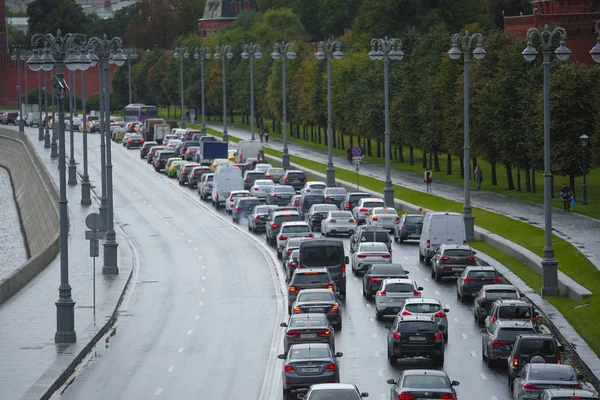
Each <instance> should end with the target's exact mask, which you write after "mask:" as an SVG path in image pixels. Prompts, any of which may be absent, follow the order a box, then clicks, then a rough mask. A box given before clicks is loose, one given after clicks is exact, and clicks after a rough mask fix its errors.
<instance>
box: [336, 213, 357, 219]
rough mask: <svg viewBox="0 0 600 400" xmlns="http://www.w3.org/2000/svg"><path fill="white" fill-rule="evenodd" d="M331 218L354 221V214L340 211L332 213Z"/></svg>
mask: <svg viewBox="0 0 600 400" xmlns="http://www.w3.org/2000/svg"><path fill="white" fill-rule="evenodd" d="M331 216H332V217H333V218H348V219H354V217H353V216H352V213H351V212H350V211H339V212H332V213H331Z"/></svg>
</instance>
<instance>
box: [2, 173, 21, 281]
mask: <svg viewBox="0 0 600 400" xmlns="http://www.w3.org/2000/svg"><path fill="white" fill-rule="evenodd" d="M25 261H27V253H26V252H25V243H24V241H23V235H22V233H21V224H20V222H19V214H18V212H17V205H16V201H15V198H14V193H13V189H12V186H11V184H10V175H9V174H8V171H7V170H6V169H4V168H2V167H0V280H2V279H4V278H7V277H8V276H9V275H10V274H11V273H12V272H13V271H14V270H15V269H17V268H18V267H19V266H20V265H21V264H23V263H24V262H25Z"/></svg>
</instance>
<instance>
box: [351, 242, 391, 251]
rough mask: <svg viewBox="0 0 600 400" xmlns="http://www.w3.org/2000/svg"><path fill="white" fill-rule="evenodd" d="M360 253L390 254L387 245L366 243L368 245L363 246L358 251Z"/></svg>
mask: <svg viewBox="0 0 600 400" xmlns="http://www.w3.org/2000/svg"><path fill="white" fill-rule="evenodd" d="M358 251H360V252H375V253H378V252H381V253H383V252H385V253H387V252H388V248H387V246H386V245H385V244H383V243H366V244H361V245H360V248H359V249H358Z"/></svg>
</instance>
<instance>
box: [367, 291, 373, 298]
mask: <svg viewBox="0 0 600 400" xmlns="http://www.w3.org/2000/svg"><path fill="white" fill-rule="evenodd" d="M365 297H366V299H367V300H373V295H372V294H369V293H367V292H365Z"/></svg>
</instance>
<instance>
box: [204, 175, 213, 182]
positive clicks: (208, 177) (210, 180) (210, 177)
mask: <svg viewBox="0 0 600 400" xmlns="http://www.w3.org/2000/svg"><path fill="white" fill-rule="evenodd" d="M214 177H215V176H214V175H209V176H207V177H206V178H207V179H208V181H209V182H212V181H213V179H214Z"/></svg>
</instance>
